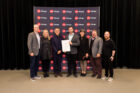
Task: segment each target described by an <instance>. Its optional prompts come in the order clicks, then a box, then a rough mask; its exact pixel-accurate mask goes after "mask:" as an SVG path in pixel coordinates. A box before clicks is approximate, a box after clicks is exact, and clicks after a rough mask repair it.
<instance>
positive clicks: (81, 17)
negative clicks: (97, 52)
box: [34, 7, 100, 72]
mask: <svg viewBox="0 0 140 93" xmlns="http://www.w3.org/2000/svg"><path fill="white" fill-rule="evenodd" d="M99 22H100V8H99V7H77V8H66V7H34V23H35V24H38V25H39V26H40V30H39V32H40V35H41V33H42V32H43V30H44V29H48V31H49V33H50V36H51V37H53V33H54V29H55V28H56V27H58V28H60V30H61V35H62V37H63V38H64V39H65V36H66V35H67V34H68V27H69V26H72V27H73V28H74V32H75V33H76V34H79V32H80V29H85V31H86V37H87V38H90V36H91V31H92V30H93V29H96V30H97V31H98V34H99V27H100V23H99ZM62 57H63V58H62V71H63V72H65V71H67V60H66V55H65V54H63V55H62ZM50 63H51V67H50V69H51V70H50V71H52V70H53V60H51V62H50ZM76 63H77V69H78V70H79V69H80V65H79V62H78V61H76ZM87 63H88V66H87V70H90V69H91V67H90V61H89V60H88V61H87ZM39 64H40V66H39V70H40V71H41V70H42V67H41V61H40V62H39Z"/></svg>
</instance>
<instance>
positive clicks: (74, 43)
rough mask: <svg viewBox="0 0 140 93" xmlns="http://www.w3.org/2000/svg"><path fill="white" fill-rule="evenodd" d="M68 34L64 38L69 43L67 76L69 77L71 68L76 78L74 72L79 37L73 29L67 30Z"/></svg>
mask: <svg viewBox="0 0 140 93" xmlns="http://www.w3.org/2000/svg"><path fill="white" fill-rule="evenodd" d="M68 31H69V34H68V35H67V36H66V39H67V40H69V41H70V42H69V43H70V52H68V53H67V60H68V75H67V77H69V76H71V74H72V73H71V70H72V68H73V75H74V76H75V77H77V72H76V57H77V47H78V46H79V45H80V40H79V36H78V35H76V34H75V33H74V32H73V27H69V28H68Z"/></svg>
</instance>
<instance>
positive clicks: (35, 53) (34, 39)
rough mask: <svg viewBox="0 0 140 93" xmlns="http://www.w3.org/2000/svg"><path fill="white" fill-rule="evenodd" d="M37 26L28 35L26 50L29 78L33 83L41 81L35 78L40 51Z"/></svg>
mask: <svg viewBox="0 0 140 93" xmlns="http://www.w3.org/2000/svg"><path fill="white" fill-rule="evenodd" d="M38 30H39V26H38V25H37V24H35V25H34V32H31V33H29V35H28V41H27V45H28V50H29V55H30V77H31V80H32V81H34V80H36V79H41V77H39V76H37V71H38V64H39V49H40V36H39V34H38Z"/></svg>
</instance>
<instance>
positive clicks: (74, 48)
mask: <svg viewBox="0 0 140 93" xmlns="http://www.w3.org/2000/svg"><path fill="white" fill-rule="evenodd" d="M68 36H69V35H67V36H66V40H68V39H69V37H68ZM71 42H72V45H71V46H70V48H71V51H70V54H77V51H78V50H77V47H78V46H79V45H80V40H79V36H78V35H76V34H74V36H73V38H72V40H71Z"/></svg>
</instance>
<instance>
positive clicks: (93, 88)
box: [0, 69, 140, 93]
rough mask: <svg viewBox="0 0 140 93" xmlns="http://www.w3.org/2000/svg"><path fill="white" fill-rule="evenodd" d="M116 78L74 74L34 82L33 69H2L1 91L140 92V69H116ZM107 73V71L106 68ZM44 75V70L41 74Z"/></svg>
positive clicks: (55, 92) (64, 92) (34, 92)
mask: <svg viewBox="0 0 140 93" xmlns="http://www.w3.org/2000/svg"><path fill="white" fill-rule="evenodd" d="M114 72H115V75H114V81H113V82H108V81H103V80H101V79H100V80H99V79H96V78H92V77H91V74H92V73H90V72H89V73H88V75H87V76H86V77H81V76H80V74H78V78H75V77H73V76H71V77H66V74H63V77H58V78H55V77H54V75H53V74H50V77H49V78H43V77H42V79H41V80H37V81H34V82H32V81H31V80H30V78H29V70H0V93H140V69H115V71H114ZM103 73H104V71H103ZM39 75H40V76H42V73H39Z"/></svg>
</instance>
